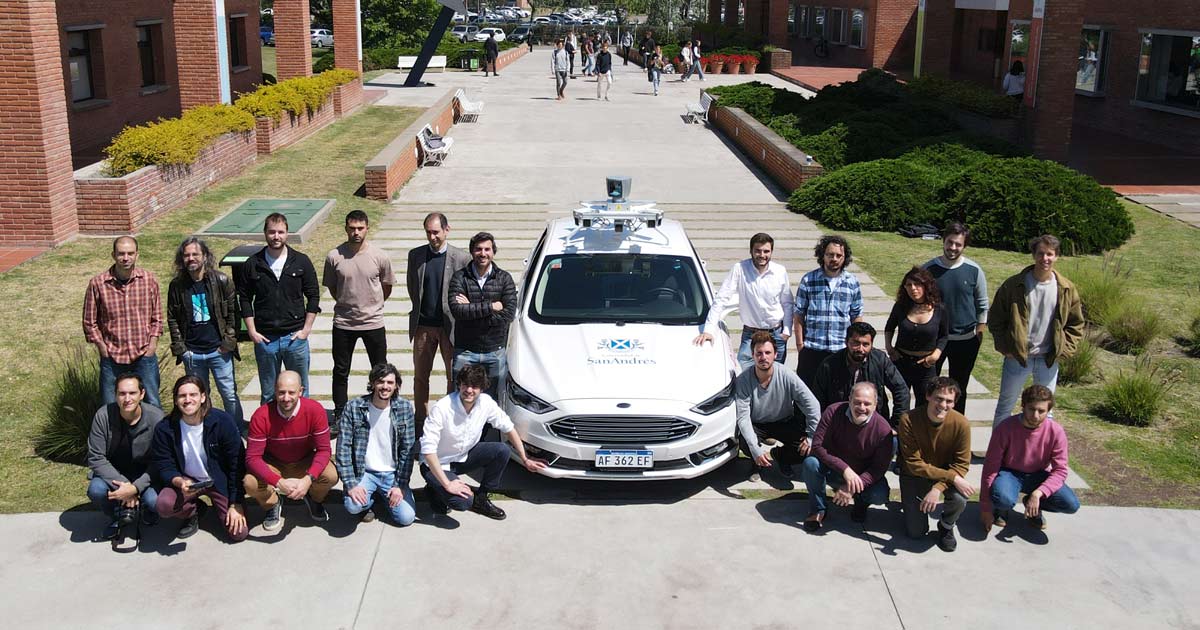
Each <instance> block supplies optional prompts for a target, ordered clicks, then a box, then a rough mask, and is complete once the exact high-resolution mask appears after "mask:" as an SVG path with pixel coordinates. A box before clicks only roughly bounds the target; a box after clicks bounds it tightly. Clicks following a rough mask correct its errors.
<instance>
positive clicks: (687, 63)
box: [677, 42, 692, 83]
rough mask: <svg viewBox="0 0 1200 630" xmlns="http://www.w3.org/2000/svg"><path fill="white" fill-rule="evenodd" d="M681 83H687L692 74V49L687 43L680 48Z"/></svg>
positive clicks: (679, 69)
mask: <svg viewBox="0 0 1200 630" xmlns="http://www.w3.org/2000/svg"><path fill="white" fill-rule="evenodd" d="M679 63H680V66H681V67H680V68H677V70H678V71H679V82H680V83H682V82H684V81H686V80H687V79H686V77H687V76H688V75H689V74H691V73H692V47H691V46H690V45H688V43H687V42H683V44H681V45H680V46H679Z"/></svg>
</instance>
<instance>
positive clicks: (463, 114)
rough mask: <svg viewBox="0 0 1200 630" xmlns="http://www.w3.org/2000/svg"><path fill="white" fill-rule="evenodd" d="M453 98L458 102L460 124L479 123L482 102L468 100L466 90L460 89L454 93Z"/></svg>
mask: <svg viewBox="0 0 1200 630" xmlns="http://www.w3.org/2000/svg"><path fill="white" fill-rule="evenodd" d="M454 98H455V100H457V101H458V108H459V116H460V118H459V121H460V122H479V115H480V114H482V113H483V101H471V100H469V99H468V98H467V92H466V90H462V89H459V90H458V91H457V92H455V93H454Z"/></svg>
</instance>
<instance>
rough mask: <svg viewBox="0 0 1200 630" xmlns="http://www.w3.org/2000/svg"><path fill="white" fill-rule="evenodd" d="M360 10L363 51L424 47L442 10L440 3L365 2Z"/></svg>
mask: <svg viewBox="0 0 1200 630" xmlns="http://www.w3.org/2000/svg"><path fill="white" fill-rule="evenodd" d="M312 1H314V2H317V1H328V0H312ZM360 7H361V8H362V38H363V48H380V47H392V48H405V47H410V46H420V45H421V44H422V42H424V41H425V37H426V36H427V35H429V30H430V29H431V28H433V23H434V21H435V20H437V16H438V13H439V12H440V11H441V10H442V5H440V4H438V3H437V2H436V0H362V3H361V5H360Z"/></svg>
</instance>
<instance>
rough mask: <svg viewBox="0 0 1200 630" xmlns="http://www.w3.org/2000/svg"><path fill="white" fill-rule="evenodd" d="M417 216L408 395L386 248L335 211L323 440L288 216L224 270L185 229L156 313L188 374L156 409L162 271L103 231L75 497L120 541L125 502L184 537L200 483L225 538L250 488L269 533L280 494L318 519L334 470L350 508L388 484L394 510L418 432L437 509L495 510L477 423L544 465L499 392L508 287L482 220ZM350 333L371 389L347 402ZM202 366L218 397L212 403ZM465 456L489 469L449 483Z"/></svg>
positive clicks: (272, 219) (493, 466)
mask: <svg viewBox="0 0 1200 630" xmlns="http://www.w3.org/2000/svg"><path fill="white" fill-rule="evenodd" d="M424 230H425V234H426V239H427V241H428V244H427V245H422V246H420V247H416V248H414V249H412V250H411V251H410V252H409V254H408V268H407V278H406V281H407V282H406V285H407V289H408V294H409V299H410V300H411V302H412V305H413V310H412V312H411V314H410V319H409V338H410V340H411V341H412V344H413V361H414V366H415V375H414V400H413V402H411V403H410V402H409V401H407V400H404V399H403V398H401V397H400V396H399V391H400V385H401V376H400V373H399V371H398V370H397V369H396V368H395V367H394V366H393V365H391V364H390V363H388V362H387V331H386V329H385V328H384V302H385V301H386V300H387V299H388V298H389V297H390V295H391V293H392V287H393V285H394V277H393V272H392V266H391V261H390V259H389V258H388V256H387V254H386V253H384V252H383V251H382V250H380V249H379V248H377V247H375V246H374V245H373V244H372V243H370V242H369V241H368V240H367V234H368V231H369V219H368V217H367V215H366V214H365V213H364V212H362V211H358V210H356V211H352V212H350V213H349V214H347V215H346V220H345V232H346V241H345V242H344V243H342V244H340V245H339V246H338V247H336V248H334V249H333V250H332V251H330V252H329V253H328V255H327V256H326V259H325V267H324V273H323V285H324V287H325V288H326V289H327V290H328V291H329V295H330V296H331V297H332V298H333V300H334V308H333V330H332V346H333V347H332V350H333V352H332V354H333V376H332V381H333V403H334V416H333V417H334V418H335V419H336V423H335V427H337V428H338V429H339V431H338V432H339V433H340V435H341V436H342V437H341V438H340V439H339V440H338V450H337V453H336V454H334V453H332V452H331V447H330V444H331V441H330V438H331V434H330V433H331V432H330V429H331V427H330V426H329V421H328V416H327V415H326V411H325V409H324V407H323V406H322V405H321V404H319V403H317V402H316V401H314V400H312V399H311V398H307V397H305V394H306V393H307V392H308V391H309V374H308V372H309V360H310V356H309V346H308V336H309V334H310V333H311V331H312V326H313V324H314V322H315V319H316V316H317V314H318V313H320V312H321V308H320V300H321V291H320V287H319V285H318V282H317V274H316V270H315V268H314V267H313V264H312V262H311V261H310V260H309V258H308V257H307V256H306V255H305V254H303V253H302V252H300V251H298V250H296V249H294V248H292V247H290V246H289V245H288V244H287V240H288V223H287V217H286V216H284V215H282V214H278V213H275V214H271V215H269V216H268V217H267V218H266V220H265V222H264V226H263V234H264V238H265V241H266V243H265V246H264V247H263V248H262V249H260V250H259V251H258V252H256V253H255V254H254V255H252V256H251V257H250V258H249V259H248V260H247V261H246V262H245V263H244V264H243V265H242V266H241V267H240V268H239V270H238V271H237V272H236V273H235V274H234V277H232V278H231V277H230V276H229V275H227V274H225V273H223V272H221V271H219V270H217V269H216V268H215V258H214V256H213V254H212V252H211V251H210V249H209V247H208V245H207V244H206V243H205V242H204V241H203V240H202V239H199V238H197V237H188V238H186V239H184V240H183V242H182V243H180V245H179V248H178V250H177V252H176V257H175V267H176V272H175V275H174V277H173V278H172V280H171V282H170V285H169V288H168V300H167V309H166V312H167V320H168V328H169V330H170V334H171V352H172V354H174V355H175V357H176V358H177V361H178V362H181V363H182V364H183V367H184V371H185V376H183V377H181V378H180V379H179V380H178V381H176V383H175V384H174V387H173V390H172V398H173V400H172V403H173V407H172V410H171V413H170V414H169V415H167V416H164V414H163V408H164V407H163V405H162V402H161V401H160V400H159V397H158V391H159V377H160V375H159V369H158V360H157V352H156V349H157V345H158V337H159V336H161V334H162V317H161V315H160V311H161V301H160V296H159V285H158V281H157V280H156V278H155V277H154V275H153V274H152V273H151V272H150V271H149V270H146V269H143V268H141V267H138V266H137V259H138V243H137V240H136V239H134V238H133V237H129V236H125V237H120V238H118V239H116V240H115V241H114V242H113V249H112V258H113V262H114V264H113V265H112V266H111V267H110V268H109V269H108V270H106V271H105V272H103V273H101V274H99V275H97V276H95V277H94V278H92V280H91V281H90V282H89V285H88V289H87V293H86V295H85V299H84V309H83V328H84V333H85V335H86V336H87V339H88V340H89V341H90V342H91V343H93V344H95V345H96V347H97V351H98V353H99V355H100V375H101V378H100V387H101V396H102V399H103V403H104V404H103V405H102V406H101V408H100V409H99V410H98V411H97V412H96V414H95V417H94V418H93V426H92V431H91V434H90V438H89V443H88V447H89V457H88V461H89V467H90V469H91V473H90V481H89V486H88V496H89V497H90V498H91V500H92V501H94V502H95V503H96V504H97V505H98V506H99V507H100V508H101V509H102V510H103V511H104V512H105V514H108V515H109V516H110V517H111V518H112V521H111V523H110V524H109V526H108V527H107V528H106V530H105V536H106V537H107V538H116V537H117V536H118V534H119V532H120V529H121V527H122V526H124V525H129V524H131V523H132V522H133V521H134V520H136V518H135V517H136V516H137V515H140V518H141V522H142V524H145V525H151V524H153V523H154V522H155V521H156V520H157V519H158V517H160V516H167V517H175V518H181V519H183V520H184V526H183V527H182V528H181V530H180V533H179V536H180V537H187V536H190V535H191V534H193V533H195V531H196V528H197V527H198V518H199V512H200V510H202V509H204V507H205V504H204V503H202V502H198V500H197V499H198V498H199V497H200V496H201V495H207V496H208V497H209V500H210V502H211V503H212V505H213V506H214V507H216V509H217V511H218V512H219V516H220V518H221V522H222V523H223V524H224V526H225V528H226V530H227V533H228V535H229V537H230V538H231V539H233V540H240V539H242V538H244V537H245V536H246V535H247V532H248V531H249V530H248V527H247V525H246V520H245V511H244V509H243V504H244V497H245V496H246V495H249V496H251V497H253V498H254V499H255V500H256V501H257V502H258V503H259V504H260V505H261V506H262V507H263V508H264V510H265V512H266V515H265V517H264V520H263V525H264V529H266V530H268V531H270V530H274V529H278V527H279V526H280V524H281V522H282V521H281V509H280V506H281V504H280V502H279V499H280V497H281V496H282V497H287V498H290V499H293V500H298V501H304V502H305V503H306V504H307V506H308V511H309V513H310V514H311V515H312V516H313V518H314V519H316V520H326V519H328V514H327V513H326V511H325V509H324V507H323V505H322V502H323V501H324V499H325V497H326V495H327V494H328V492H329V490H330V489H331V488H332V487H333V486H334V485H335V484H336V483H337V482H338V480H339V479H341V480H342V483H343V486H344V487H345V489H346V498H345V503H346V508H347V510H348V511H350V512H351V513H355V514H362V515H363V518H364V519H370V518H373V514H372V513H371V511H370V509H369V508H370V507H371V505H372V503H373V501H374V499H373V498H372V497H375V496H383V497H384V498H385V499H386V501H387V505H388V509H389V510H390V512H391V515H392V517H393V518H394V520H395V521H396V522H397V523H398V524H401V525H407V524H408V523H411V522H412V519H413V513H414V511H413V509H412V506H413V496H412V492H411V490H409V489H408V479H409V477H410V476H411V471H412V465H413V463H414V457H415V456H416V455H417V449H416V448H415V445H416V440H418V439H420V450H419V455H420V457H421V460H420V465H421V466H422V474H423V475H424V476H425V478H426V479H427V480H428V481H429V482H430V483H431V484H435V483H436V484H437V485H438V487H439V488H441V491H436V490H435V491H431V492H430V494H429V496H430V502H431V505H432V506H433V508H434V510H435V511H436V512H440V513H445V512H446V511H448V509H450V508H453V509H459V510H464V509H473V510H475V511H477V512H480V513H482V514H485V515H487V516H489V517H492V518H504V512H503V510H501V509H500V508H498V507H497V506H495V504H493V503H492V502H491V501H490V500H489V498H488V492H489V491H491V490H495V489H496V487H497V483H498V480H499V476H500V474H502V472H503V470H504V467H505V465H506V464H507V462H508V449H507V448H504V447H502V446H501V445H498V444H495V443H483V444H480V443H479V442H480V438H481V437H482V434H483V429H484V424H485V423H489V424H491V425H492V426H495V427H496V428H497V429H498V430H499V431H500V432H501V433H503V434H505V435H506V436H507V437H508V438H509V440H510V441H511V442H512V443H513V449H514V451H515V452H516V453H517V454H518V455H519V456H520V459H521V461H523V462H525V464H526V466H527V467H529V468H530V469H531V470H536V469H538V468H539V467H541V466H543V465H544V463H542V462H540V461H537V460H530V459H528V458H526V457H525V456H524V451H523V450H522V445H521V443H520V440H519V439H516V437H515V435H516V434H515V433H513V430H512V423H511V422H510V421H509V420H508V417H507V416H506V415H505V414H504V412H503V411H501V410H500V408H499V406H498V405H497V404H496V402H495V398H496V395H497V388H498V387H499V384H500V383H501V381H502V379H503V376H504V371H505V344H506V343H507V339H508V327H509V324H510V323H511V322H512V320H513V318H514V316H515V314H516V286H515V284H514V282H513V279H512V276H511V275H510V274H509V273H508V272H506V271H504V270H503V269H500V268H499V267H498V266H496V265H495V263H494V262H493V257H494V255H495V252H496V240H495V238H494V237H493V236H492V235H491V234H489V233H486V232H481V233H479V234H476V235H475V236H474V237H472V238H471V240H470V246H469V247H470V253H468V252H464V251H463V250H461V249H459V248H457V247H454V246H452V245H450V244H449V242H448V237H449V232H450V225H449V222H448V220H447V218H446V216H445V215H443V214H440V213H433V214H430V215H428V216H427V217H426V219H425V221H424ZM237 298H240V300H239V299H237ZM239 302H240V308H239ZM239 319H240V320H241V321H243V322H245V326H246V332H247V334H248V336H249V337H250V340H251V341H252V342H253V343H254V352H255V358H256V360H257V363H258V371H259V382H260V387H261V391H262V394H261V398H260V401H259V402H260V406H259V408H258V409H257V410H256V411H255V412H254V413H253V415H252V416H251V418H250V421H249V424H248V426H247V425H245V424H244V423H243V422H242V410H241V402H240V401H239V400H238V397H237V392H236V385H235V380H234V371H233V361H234V360H235V359H237V358H238V356H239V355H238V339H237V329H238V321H239ZM360 339H361V340H362V342H363V345H364V346H365V349H366V351H367V355H368V359H369V361H370V364H371V366H372V369H371V374H370V379H369V385H368V392H367V394H366V395H364V396H359V397H357V398H354V399H353V400H350V399H349V397H348V392H347V383H348V379H349V374H350V368H351V361H352V359H353V354H354V349H355V346H356V345H357V343H358V341H359V340H360ZM452 339H453V342H452V341H451V340H452ZM439 352H440V353H441V356H442V360H443V363H444V364H445V369H446V373H447V392H448V393H449V395H448V396H446V397H445V398H442V399H441V400H439V401H438V402H437V403H436V404H435V405H432V406H431V405H430V404H429V387H430V384H429V380H430V375H431V372H432V368H433V361H434V359H435V357H436V356H437V354H438V353H439ZM210 374H211V376H212V378H213V379H214V381H215V383H216V389H217V391H219V392H220V395H221V398H222V401H223V406H224V409H223V410H221V409H216V408H214V407H213V405H212V402H211V400H210V389H209V376H210ZM451 375H453V377H454V378H453V380H452V379H451ZM485 392H486V393H485ZM243 436H244V437H245V440H246V441H245V445H244V446H243ZM477 447H478V448H477ZM501 455H503V457H501ZM477 468H482V469H484V471H485V474H484V476H483V477H482V479H483V481H482V482H481V486H480V488H478V489H474V490H473V489H471V488H468V487H467V486H465V484H463V483H462V482H461V481H458V480H457V475H458V474H459V473H461V472H463V471H467V470H473V469H477Z"/></svg>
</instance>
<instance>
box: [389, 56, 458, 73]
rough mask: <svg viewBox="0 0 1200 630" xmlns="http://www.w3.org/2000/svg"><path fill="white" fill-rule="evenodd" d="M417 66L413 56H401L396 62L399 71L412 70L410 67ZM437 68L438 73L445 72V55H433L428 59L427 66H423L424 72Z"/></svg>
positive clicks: (415, 58)
mask: <svg viewBox="0 0 1200 630" xmlns="http://www.w3.org/2000/svg"><path fill="white" fill-rule="evenodd" d="M415 65H417V57H416V56H415V55H412V56H409V55H402V56H401V57H400V60H399V61H397V62H396V67H397V68H400V69H401V70H412V67H413V66H415ZM434 68H438V69H439V72H445V71H446V55H434V56H433V57H431V58H430V59H429V65H427V66H425V69H426V70H433V69H434Z"/></svg>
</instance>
